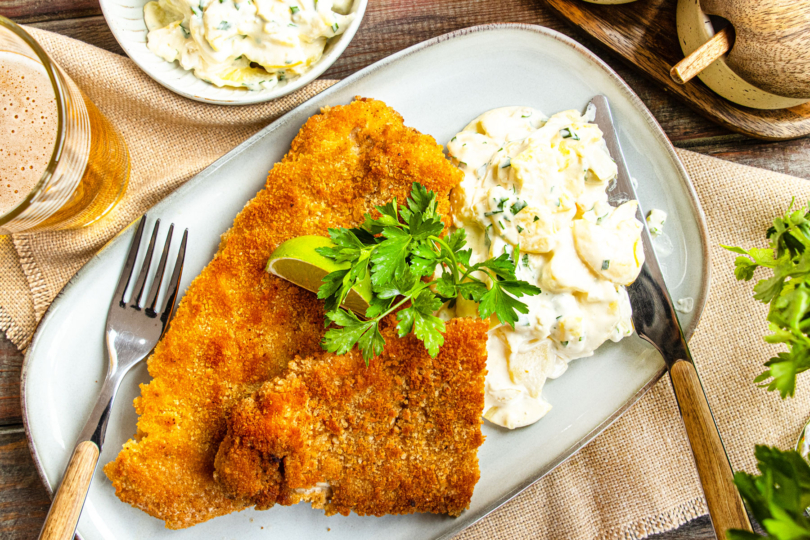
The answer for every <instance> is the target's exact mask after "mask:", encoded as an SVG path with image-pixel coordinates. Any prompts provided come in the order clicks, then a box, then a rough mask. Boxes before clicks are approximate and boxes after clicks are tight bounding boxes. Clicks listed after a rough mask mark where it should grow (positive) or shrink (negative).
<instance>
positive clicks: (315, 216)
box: [104, 100, 461, 529]
mask: <svg viewBox="0 0 810 540" xmlns="http://www.w3.org/2000/svg"><path fill="white" fill-rule="evenodd" d="M460 179H461V173H460V172H459V171H458V169H456V168H455V167H453V166H452V165H451V164H450V163H449V162H448V161H447V160H446V159H445V157H444V155H443V154H442V148H441V146H439V145H438V144H436V141H435V140H434V139H433V138H432V137H430V136H427V135H422V134H420V133H419V132H417V131H416V130H414V129H411V128H408V127H405V126H404V125H403V120H402V117H401V116H400V115H399V114H398V113H397V112H396V111H394V110H393V109H391V108H389V107H387V106H386V105H385V104H384V103H382V102H380V101H375V100H357V101H354V102H353V103H351V104H350V105H346V106H337V107H332V108H325V109H324V110H323V111H322V114H319V115H315V116H313V117H312V118H310V119H309V120H308V121H307V122H306V124H305V125H304V126H303V127H302V128H301V131H300V132H299V133H298V135H297V136H296V138H295V140H293V142H292V146H291V148H290V151H289V152H288V153H287V155H286V156H285V157H284V159H283V161H282V162H280V163H278V164H276V165H275V166H274V167H273V170H272V171H270V174H269V176H268V178H267V184H266V186H265V189H264V190H262V191H260V192H259V193H258V194H257V195H256V197H255V198H254V199H253V200H251V201H250V202H249V203H248V204H247V205H246V206H245V208H244V209H243V210H242V211H241V212H240V213H239V215H237V216H236V220H235V221H234V224H233V227H232V228H231V229H230V230H229V231H228V232H227V233H226V234H224V235H223V238H222V242H221V244H220V247H219V250H218V252H217V254H216V255H215V257H214V259H213V260H212V261H211V262H210V263H209V264H208V266H206V268H205V269H204V270H203V271H202V273H201V274H200V275H199V276H198V277H197V278H196V279H195V280H194V281H193V282H192V284H191V286H190V287H189V288H188V290H187V292H186V294H185V296H184V298H183V299H182V301H181V302H180V305H179V306H178V308H177V314H176V315H175V317H174V320H173V321H172V323H171V326H170V328H169V330H168V332H167V333H166V335H165V336H164V337H163V339H162V340H161V341H160V343H158V345H157V347H156V348H155V351H154V354H152V356H151V357H150V358H149V360H148V367H149V373H150V375H151V376H152V381H151V382H150V383H149V384H146V385H142V387H141V396H140V397H139V398H137V399H136V400H135V409H136V411H137V413H138V414H139V415H140V418H139V419H138V432H137V434H136V435H135V438H134V439H132V440H130V441H128V442H127V443H126V444H124V448H123V449H122V450H121V452H120V454H119V455H118V457H117V458H116V460H115V461H113V462H111V463H108V464H107V465H106V467H105V468H104V472H105V473H106V474H107V476H108V477H109V479H110V480H111V481H112V484H113V486H114V487H115V490H116V495H117V496H118V497H119V498H120V499H121V500H122V501H124V502H128V503H130V504H131V505H133V506H135V507H137V508H140V509H141V510H143V511H145V512H148V513H149V514H151V515H152V516H155V517H157V518H159V519H162V520H164V521H165V522H166V526H167V527H168V528H171V529H180V528H184V527H189V526H191V525H194V524H196V523H200V522H202V521H206V520H208V519H211V518H213V517H215V516H219V515H223V514H227V513H229V512H233V511H236V510H241V509H243V508H245V507H246V505H247V502H245V501H241V500H238V499H234V498H232V497H229V496H228V495H227V494H226V492H225V490H224V489H223V487H222V486H221V485H220V484H219V483H217V482H216V481H215V480H214V457H215V455H216V453H217V449H218V448H219V444H220V442H221V441H222V439H223V437H224V436H225V431H226V425H225V418H226V414H227V412H228V410H229V409H230V407H231V406H232V404H233V403H235V402H237V401H239V400H240V399H242V398H243V397H244V396H245V395H248V394H249V393H251V392H253V391H255V390H256V389H257V388H258V386H259V385H260V384H261V383H262V382H264V381H267V380H269V379H272V378H273V377H275V376H276V375H278V374H280V373H281V372H282V370H283V369H284V368H285V367H286V366H287V363H288V362H289V361H290V360H291V359H292V358H294V357H295V356H297V355H300V356H302V357H304V356H310V355H314V354H317V353H319V352H320V351H321V347H320V340H321V338H322V336H323V333H324V325H323V320H324V315H323V303H322V302H320V301H318V300H317V299H316V298H315V295H314V294H312V293H310V292H307V291H305V290H303V289H300V288H299V287H296V286H295V285H292V284H291V283H288V282H286V281H284V280H282V279H279V278H277V277H274V276H272V275H269V274H268V273H267V272H265V271H264V267H265V264H266V263H267V259H268V257H269V256H270V254H271V253H272V252H273V250H274V249H276V247H277V246H278V245H279V244H280V243H282V242H284V241H285V240H288V239H290V238H293V237H296V236H300V235H306V234H322V235H326V234H327V228H328V227H339V226H354V225H357V224H359V223H360V222H361V221H362V219H363V214H364V213H365V212H371V211H372V210H373V208H374V206H375V205H381V204H384V203H386V202H388V201H390V200H391V199H392V198H393V197H395V196H396V197H397V199H398V200H400V201H403V200H404V199H405V197H406V196H407V195H408V193H409V192H410V188H411V183H412V182H415V181H418V182H421V183H422V184H424V185H426V186H427V187H428V189H432V190H433V191H435V192H436V193H437V194H438V200H439V209H440V211H441V212H443V213H444V214H445V215H447V213H448V210H449V203H448V192H449V191H450V189H451V188H452V187H453V186H454V185H456V184H458V182H459V181H460ZM193 232H194V231H192V234H193Z"/></svg>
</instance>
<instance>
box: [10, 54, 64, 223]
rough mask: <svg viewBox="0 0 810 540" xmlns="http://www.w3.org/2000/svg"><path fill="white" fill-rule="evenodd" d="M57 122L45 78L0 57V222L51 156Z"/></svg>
mask: <svg viewBox="0 0 810 540" xmlns="http://www.w3.org/2000/svg"><path fill="white" fill-rule="evenodd" d="M57 123H58V116H57V110H56V97H55V96H54V92H53V87H52V86H51V81H50V79H49V78H48V74H47V73H46V72H45V68H43V67H42V66H41V65H40V64H38V63H37V62H35V61H33V60H31V59H29V58H27V57H25V56H22V55H20V54H17V53H12V52H4V51H0V216H2V215H3V214H5V213H7V212H9V211H10V210H12V209H13V208H14V207H15V206H17V205H18V204H19V203H20V201H22V200H23V199H25V197H26V196H27V195H28V194H29V193H30V192H31V190H32V189H33V188H34V186H36V184H37V182H38V181H39V179H40V178H41V177H42V173H43V172H45V168H46V167H47V166H48V162H49V161H50V159H51V155H52V154H53V146H54V142H55V141H56V128H57Z"/></svg>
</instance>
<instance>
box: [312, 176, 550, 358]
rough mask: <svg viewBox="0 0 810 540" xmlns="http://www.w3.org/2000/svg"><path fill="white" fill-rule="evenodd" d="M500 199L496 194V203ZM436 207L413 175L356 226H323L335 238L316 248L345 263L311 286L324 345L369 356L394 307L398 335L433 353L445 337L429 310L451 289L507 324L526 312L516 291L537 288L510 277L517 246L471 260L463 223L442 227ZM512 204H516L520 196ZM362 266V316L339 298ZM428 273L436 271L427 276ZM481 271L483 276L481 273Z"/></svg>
mask: <svg viewBox="0 0 810 540" xmlns="http://www.w3.org/2000/svg"><path fill="white" fill-rule="evenodd" d="M507 200H508V199H503V200H501V201H500V203H499V208H501V209H503V205H504V203H505V202H506V201H507ZM437 207H438V203H437V200H436V194H435V193H434V192H432V191H430V190H428V189H427V188H426V187H425V186H423V185H421V184H418V183H414V184H413V187H412V190H411V194H410V196H409V197H408V199H407V201H406V203H405V204H404V205H400V204H398V203H397V201H396V200H393V201H392V202H390V203H388V204H385V205H382V206H378V207H377V212H378V213H379V216H378V217H372V216H371V215H368V214H367V215H366V216H365V221H364V222H363V225H362V226H361V227H360V228H357V229H346V228H342V229H330V230H329V236H330V238H331V239H332V242H333V244H334V245H333V246H331V247H322V248H318V249H317V252H318V253H319V254H321V255H322V256H324V257H327V258H329V259H332V260H333V261H335V262H337V263H348V265H349V267H348V268H347V269H342V270H336V271H334V272H331V273H329V274H327V275H326V276H324V277H323V283H322V284H321V286H320V289H319V290H318V298H321V299H323V300H324V301H325V307H326V312H327V313H326V319H327V326H328V327H329V329H328V330H327V332H326V334H325V336H324V339H323V343H322V346H323V347H324V349H326V350H328V351H330V352H334V353H337V354H345V353H346V352H348V351H350V350H352V349H353V348H354V347H357V348H358V349H359V350H360V351H361V352H362V354H363V358H364V359H365V360H366V363H368V362H369V360H370V359H371V358H374V357H375V356H379V355H380V354H382V351H383V348H384V346H385V339H384V337H383V335H382V333H381V332H380V329H379V324H380V322H381V321H382V319H383V318H384V317H386V316H388V315H390V314H391V313H394V312H396V318H397V330H398V332H399V335H400V336H405V335H407V334H409V333H413V334H414V335H415V336H416V337H417V338H418V339H419V340H421V341H422V342H423V343H424V345H425V348H426V349H427V351H428V353H429V354H430V355H431V356H434V357H435V356H436V355H437V354H438V353H439V349H440V347H441V346H442V345H443V344H444V336H443V334H444V331H445V324H444V321H442V320H441V319H440V318H439V317H437V316H436V315H435V314H434V313H435V312H436V311H437V310H438V309H440V308H441V307H442V304H443V303H445V302H450V303H451V305H452V303H453V302H455V301H456V298H457V297H458V296H461V297H463V298H466V299H468V300H472V301H474V302H478V303H480V305H479V314H480V315H481V316H482V317H483V318H487V317H489V316H490V315H492V314H493V313H494V314H495V315H496V316H497V317H498V320H500V321H501V322H502V323H504V324H511V325H513V326H514V323H515V321H517V319H518V313H527V312H528V307H527V306H526V304H524V303H523V302H521V301H520V300H518V298H520V297H522V296H525V295H534V294H539V293H540V289H538V288H537V287H535V286H533V285H531V284H529V283H526V282H524V281H520V280H518V279H516V277H515V259H517V257H518V256H519V253H520V251H519V248H517V249H515V250H513V252H512V256H510V254H509V253H503V254H501V256H499V257H497V258H495V259H489V260H487V261H483V262H481V263H478V264H474V265H472V264H470V257H471V255H472V250H470V249H463V248H464V247H465V246H466V244H467V235H466V233H465V231H464V229H458V230H455V231H452V232H451V233H449V234H445V230H444V223H443V222H442V216H441V215H440V214H439V213H438V210H437ZM512 208H513V211H514V212H518V211H520V210H522V207H520V205H519V204H516V205H513V207H512ZM369 274H370V275H371V285H372V297H371V299H370V301H369V307H368V308H367V309H366V312H365V314H364V315H365V319H360V318H359V317H358V316H357V315H356V314H354V313H352V312H350V311H348V310H347V309H346V308H344V307H342V304H343V301H344V300H345V299H346V296H347V295H348V294H349V291H350V290H351V289H352V287H354V286H355V285H356V284H357V283H358V282H359V281H360V280H362V279H365V277H366V276H367V275H369ZM473 274H475V275H473ZM434 275H439V277H438V278H436V279H433V278H432V276H434ZM483 276H486V277H487V279H486V280H483V281H482V279H480V278H481V277H483ZM487 283H492V285H491V287H487ZM434 291H435V292H434Z"/></svg>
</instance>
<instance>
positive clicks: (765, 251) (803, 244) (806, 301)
mask: <svg viewBox="0 0 810 540" xmlns="http://www.w3.org/2000/svg"><path fill="white" fill-rule="evenodd" d="M766 236H767V238H768V240H769V242H770V247H769V248H754V249H749V250H744V249H742V248H739V247H729V246H722V247H724V248H725V249H728V250H729V251H733V252H734V253H739V254H741V255H746V256H747V257H737V259H736V260H735V261H734V265H735V269H734V275H735V276H737V279H738V280H745V281H750V280H751V279H752V278H753V277H754V270H756V269H757V268H759V267H763V268H770V269H772V270H773V275H772V276H770V277H768V278H765V279H761V280H759V281H758V282H757V284H756V285H755V286H754V298H755V299H756V300H759V301H760V302H763V303H765V304H770V310H769V311H768V323H769V324H768V327H769V329H770V331H771V332H773V333H772V334H770V335H768V336H765V341H767V342H768V343H785V344H786V345H787V346H788V351H787V352H780V353H778V354H777V355H776V356H775V357H774V358H771V359H770V360H768V361H767V362H765V367H766V368H767V369H766V370H765V371H764V372H763V373H762V374H760V375H759V376H758V377H757V378H756V379H754V382H757V383H763V384H762V385H761V386H763V387H767V389H768V390H769V391H772V390H779V394H780V395H781V396H782V398H783V399H784V398H785V397H786V396H793V393H794V391H795V389H796V375H798V374H799V373H801V372H803V371H806V370H807V369H810V337H809V336H808V333H810V249H807V248H810V207H806V208H804V209H802V210H797V211H793V203H791V204H790V208H788V212H787V214H785V215H784V216H782V217H778V218H776V219H774V221H773V227H771V228H769V229H768V232H767V235H766ZM749 257H750V258H749ZM768 379H770V381H769V382H764V381H768Z"/></svg>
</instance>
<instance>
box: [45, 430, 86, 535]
mask: <svg viewBox="0 0 810 540" xmlns="http://www.w3.org/2000/svg"><path fill="white" fill-rule="evenodd" d="M98 454H99V450H98V446H96V445H95V444H94V443H92V442H90V441H84V442H82V443H79V444H78V445H77V446H76V449H75V450H74V451H73V456H72V457H71V458H70V463H69V464H68V466H67V470H66V471H65V476H64V478H63V479H62V484H61V485H60V486H59V490H58V491H57V492H56V496H55V497H54V498H53V503H52V504H51V509H50V510H49V511H48V517H47V518H45V525H43V526H42V532H40V533H39V538H40V540H72V539H73V535H74V533H75V532H76V524H77V523H78V522H79V516H80V515H81V513H82V506H84V499H85V498H86V497H87V490H88V489H89V488H90V481H91V480H92V479H93V472H94V471H95V470H96V463H98Z"/></svg>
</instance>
